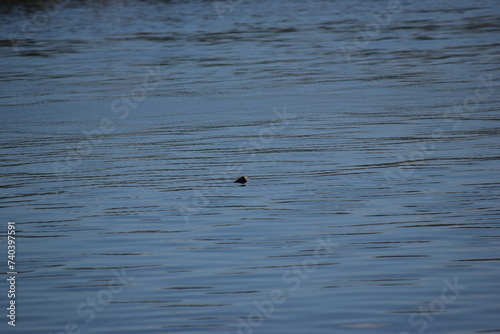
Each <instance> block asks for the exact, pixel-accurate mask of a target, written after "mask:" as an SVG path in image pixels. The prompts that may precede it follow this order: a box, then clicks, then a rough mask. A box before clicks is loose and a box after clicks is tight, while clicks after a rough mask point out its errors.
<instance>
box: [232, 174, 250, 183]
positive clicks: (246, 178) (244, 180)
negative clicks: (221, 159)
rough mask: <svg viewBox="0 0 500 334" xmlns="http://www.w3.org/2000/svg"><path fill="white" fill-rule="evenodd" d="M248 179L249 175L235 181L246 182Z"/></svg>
mask: <svg viewBox="0 0 500 334" xmlns="http://www.w3.org/2000/svg"><path fill="white" fill-rule="evenodd" d="M248 179H249V177H248V176H242V177H240V178H239V179H238V180H236V181H234V183H241V184H245V183H247V181H248Z"/></svg>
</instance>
